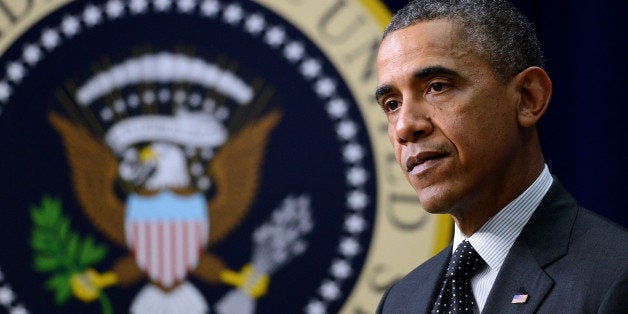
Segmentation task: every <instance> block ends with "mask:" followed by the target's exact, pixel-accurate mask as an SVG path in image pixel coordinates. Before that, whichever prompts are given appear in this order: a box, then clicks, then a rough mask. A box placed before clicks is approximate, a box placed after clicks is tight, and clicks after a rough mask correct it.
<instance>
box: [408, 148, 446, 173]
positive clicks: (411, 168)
mask: <svg viewBox="0 0 628 314" xmlns="http://www.w3.org/2000/svg"><path fill="white" fill-rule="evenodd" d="M445 156H447V153H444V152H437V151H426V152H420V153H418V154H416V155H414V156H410V157H408V159H407V160H406V171H407V172H410V173H411V174H415V173H419V172H422V171H423V170H425V169H427V168H428V167H429V166H430V165H431V164H432V162H433V161H436V160H439V159H441V158H443V157H445Z"/></svg>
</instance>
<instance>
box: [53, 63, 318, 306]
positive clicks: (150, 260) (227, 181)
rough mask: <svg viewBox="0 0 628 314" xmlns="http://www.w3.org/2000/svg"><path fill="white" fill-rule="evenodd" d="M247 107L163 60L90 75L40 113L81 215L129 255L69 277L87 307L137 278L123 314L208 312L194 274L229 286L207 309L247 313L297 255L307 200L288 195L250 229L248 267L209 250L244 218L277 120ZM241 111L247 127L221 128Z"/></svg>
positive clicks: (235, 92)
mask: <svg viewBox="0 0 628 314" xmlns="http://www.w3.org/2000/svg"><path fill="white" fill-rule="evenodd" d="M217 99H218V100H217ZM254 99H255V91H254V89H253V88H251V87H250V86H249V85H248V84H246V83H245V82H244V81H243V80H242V79H240V78H239V77H237V76H236V75H235V74H233V73H232V72H230V71H227V70H223V69H221V68H220V67H218V66H216V65H214V64H212V63H209V62H207V61H205V60H203V59H201V58H197V57H193V56H188V55H184V54H176V53H170V52H161V53H153V54H146V55H143V56H140V57H134V58H130V59H128V60H125V61H124V62H121V63H119V64H117V65H114V66H112V67H110V68H109V69H106V70H103V71H100V72H98V73H96V74H95V75H93V76H92V77H91V78H89V79H88V80H87V81H86V82H85V83H84V84H82V85H80V86H78V88H76V90H75V91H74V94H73V95H72V100H73V102H74V103H75V106H74V107H72V106H66V107H70V108H71V109H68V110H67V112H66V113H65V114H63V113H61V112H57V111H53V112H50V113H49V114H48V120H49V122H50V124H51V125H52V126H53V128H54V129H55V130H56V131H57V132H58V134H59V136H60V137H61V139H62V142H63V144H64V147H65V152H66V156H67V160H68V164H69V168H70V171H71V178H72V185H73V188H74V192H75V195H76V198H77V200H78V203H79V204H80V206H81V210H82V211H83V212H84V214H85V216H86V217H87V218H88V220H89V221H90V222H91V223H92V224H93V226H94V227H95V228H96V229H97V230H98V231H99V232H101V233H102V234H103V235H104V236H105V237H106V238H108V239H109V240H110V241H111V242H113V243H115V244H117V245H119V246H120V247H122V248H125V249H126V250H127V251H128V254H127V255H126V256H122V257H120V258H118V259H117V260H116V261H115V262H114V263H113V265H112V266H111V268H110V269H108V270H105V271H96V270H94V269H87V270H85V271H84V272H83V273H77V274H75V275H74V276H73V277H72V292H73V295H74V296H75V297H76V298H78V299H80V300H82V301H85V302H91V301H93V300H96V299H97V297H98V294H99V293H100V292H101V290H102V289H106V288H107V287H110V286H121V287H125V286H130V285H133V284H136V283H138V282H140V281H143V282H146V284H145V286H144V287H143V288H142V289H141V290H140V291H139V293H138V294H137V295H136V296H135V297H134V300H133V302H132V304H131V305H130V312H132V313H158V312H159V313H208V312H209V311H210V306H209V305H208V304H207V302H206V301H205V299H204V297H203V295H202V294H201V293H200V291H199V290H198V289H197V288H196V287H195V285H194V284H193V283H192V282H190V281H189V280H187V278H188V277H190V276H193V277H195V278H198V279H200V281H203V282H205V283H208V284H213V285H217V284H227V285H232V286H234V287H235V288H234V290H233V291H231V292H230V293H227V294H226V295H225V297H224V298H223V299H222V300H221V301H220V302H219V303H218V304H217V305H216V308H217V309H218V311H219V312H223V313H252V312H253V311H254V307H255V303H254V300H255V299H257V298H259V297H262V296H263V295H264V294H266V291H267V289H268V283H269V280H270V276H271V275H272V273H273V272H275V271H277V270H278V269H279V268H280V267H281V266H283V265H284V264H286V263H287V262H289V261H290V260H291V259H292V258H294V257H296V256H298V255H300V254H302V253H303V252H304V251H305V250H306V248H307V242H306V241H305V240H304V237H305V236H306V235H307V234H308V233H309V232H310V230H311V229H312V221H311V215H310V208H309V206H310V203H309V198H308V196H306V195H300V196H287V197H286V198H285V199H284V201H283V203H281V204H278V206H277V208H276V209H275V212H274V213H273V215H271V219H269V221H267V222H266V223H264V224H262V225H261V226H259V227H258V228H257V229H255V232H254V234H253V235H252V242H253V251H254V252H253V254H252V255H253V256H252V260H251V263H249V264H247V265H244V266H243V267H242V268H241V269H240V270H237V271H234V270H230V269H229V268H228V267H227V264H226V263H225V261H223V260H222V259H221V258H220V257H219V256H217V255H215V254H213V253H212V252H211V248H212V246H214V245H216V244H218V243H220V242H221V241H222V240H224V239H225V238H226V237H228V236H229V235H230V233H231V232H232V231H234V230H235V229H237V228H238V226H239V225H240V224H241V223H242V221H243V220H244V219H245V218H246V216H247V214H248V213H249V210H250V209H251V207H252V204H253V202H254V200H255V198H256V196H257V194H258V189H259V185H260V176H261V171H262V167H261V166H262V165H263V160H264V155H265V150H266V147H267V143H268V142H269V137H270V134H271V133H272V131H273V129H274V128H275V127H276V126H277V125H278V124H279V123H280V120H281V112H280V111H279V110H277V109H276V110H271V111H268V112H264V111H263V110H261V109H260V108H252V106H255V105H251V103H259V102H254V101H253V100H254ZM221 102H222V103H221ZM246 110H249V111H247V112H248V113H250V112H256V113H257V115H256V116H255V118H252V119H250V120H251V121H252V122H250V123H241V124H242V125H241V126H239V127H233V126H232V125H233V124H230V126H228V125H227V124H228V123H227V122H229V116H230V115H231V114H233V115H237V114H238V113H241V112H243V111H246ZM233 112H235V113H233ZM249 116H251V114H249ZM96 122H97V123H96ZM287 235H290V236H287ZM278 239H281V241H278ZM234 249H237V248H234Z"/></svg>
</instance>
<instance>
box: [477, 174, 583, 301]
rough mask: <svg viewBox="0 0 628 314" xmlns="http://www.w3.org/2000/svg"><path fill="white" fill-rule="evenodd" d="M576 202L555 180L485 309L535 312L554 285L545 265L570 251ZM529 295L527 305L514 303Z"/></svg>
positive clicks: (513, 252)
mask: <svg viewBox="0 0 628 314" xmlns="http://www.w3.org/2000/svg"><path fill="white" fill-rule="evenodd" d="M576 208H577V204H576V201H575V200H574V199H573V198H572V197H571V195H569V193H568V192H567V191H566V190H565V189H564V188H563V187H562V186H561V185H560V183H558V181H557V180H556V179H554V183H553V184H552V187H551V188H550V190H549V191H548V192H547V194H546V195H545V197H544V198H543V201H542V202H541V204H540V205H539V206H538V208H537V209H536V211H535V212H534V214H533V215H532V217H531V218H530V221H529V222H528V224H527V225H526V226H525V227H524V229H523V230H522V232H521V234H520V235H519V237H518V238H517V240H516V241H515V244H514V245H513V247H512V248H511V249H510V251H509V253H508V256H507V257H506V260H505V261H504V265H503V266H502V269H501V270H500V272H499V274H498V276H497V279H496V280H495V284H494V285H493V288H492V290H491V293H490V294H489V298H488V299H487V302H486V305H485V306H484V309H485V310H486V311H487V312H491V313H492V312H496V313H533V312H534V311H535V310H536V308H537V307H538V305H539V304H540V302H541V300H542V299H543V298H544V297H545V295H546V294H547V293H548V292H549V290H550V289H551V287H552V286H553V284H554V282H553V280H552V279H551V278H550V277H549V276H548V275H547V274H546V273H545V271H544V268H545V267H546V266H547V265H549V264H551V263H552V262H554V261H556V260H557V259H559V258H561V257H562V256H564V255H565V254H566V253H567V249H568V246H569V239H570V236H571V229H572V226H573V224H574V220H575V218H576V213H577V210H576ZM515 294H527V295H528V296H529V297H528V301H527V302H526V303H524V304H512V299H513V297H514V295H515Z"/></svg>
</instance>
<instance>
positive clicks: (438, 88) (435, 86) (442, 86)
mask: <svg viewBox="0 0 628 314" xmlns="http://www.w3.org/2000/svg"><path fill="white" fill-rule="evenodd" d="M447 88H449V84H447V83H442V82H435V83H432V84H430V86H429V89H428V91H427V92H428V93H440V92H442V91H444V90H446V89H447Z"/></svg>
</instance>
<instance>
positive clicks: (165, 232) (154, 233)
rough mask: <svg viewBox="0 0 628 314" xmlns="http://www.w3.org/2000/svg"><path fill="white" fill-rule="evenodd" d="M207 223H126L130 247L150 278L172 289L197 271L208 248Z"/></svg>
mask: <svg viewBox="0 0 628 314" xmlns="http://www.w3.org/2000/svg"><path fill="white" fill-rule="evenodd" d="M207 233H208V228H207V223H206V222H204V221H185V220H181V221H157V220H148V221H134V222H127V223H126V238H127V244H128V245H129V247H130V248H131V251H132V252H133V254H134V255H135V261H136V262H137V265H138V266H139V267H140V269H142V270H143V271H145V272H146V273H147V275H148V277H149V278H150V279H151V280H153V281H155V282H158V283H160V284H161V285H163V286H164V287H167V288H170V287H172V286H174V285H175V284H176V283H179V282H181V281H182V280H183V279H185V277H186V276H187V274H188V272H189V271H190V270H192V269H194V268H196V266H197V264H198V260H199V256H200V254H201V252H202V250H203V249H204V248H205V246H206V245H207V240H208V234H207Z"/></svg>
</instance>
